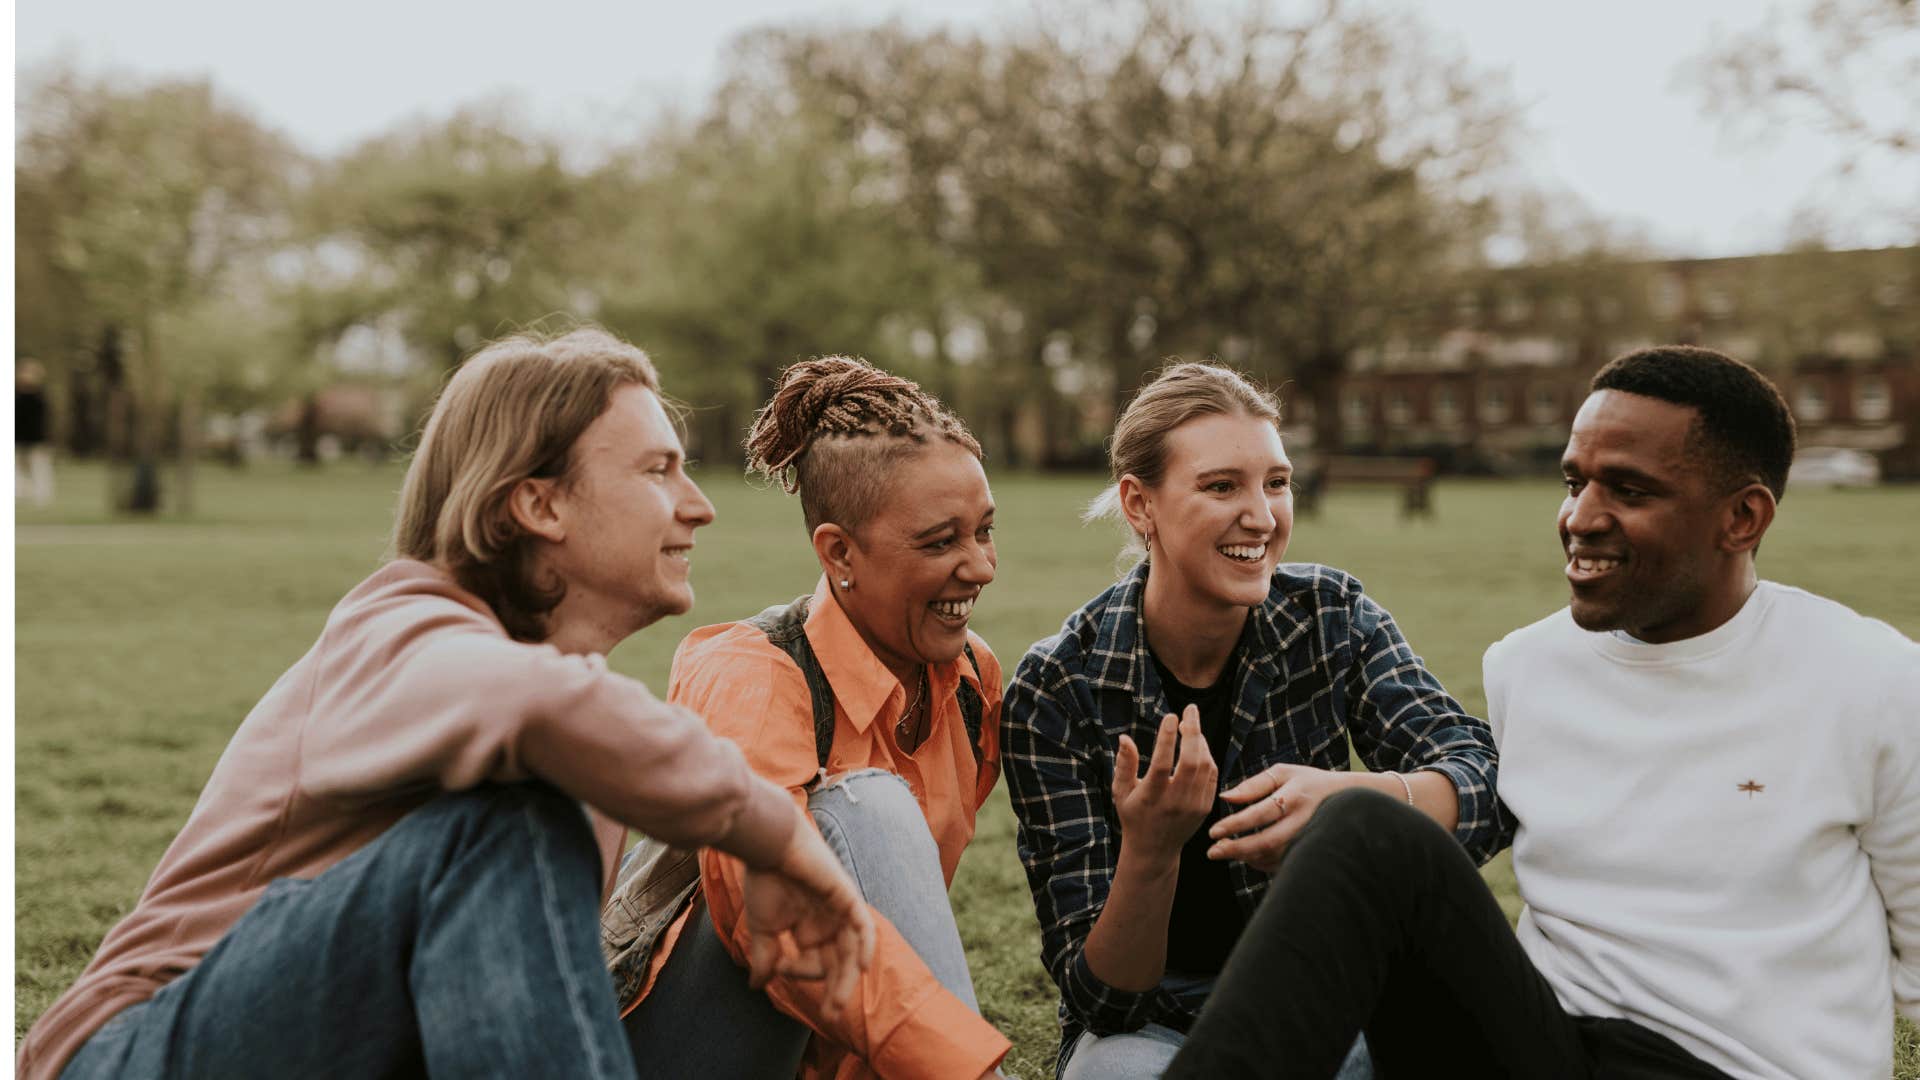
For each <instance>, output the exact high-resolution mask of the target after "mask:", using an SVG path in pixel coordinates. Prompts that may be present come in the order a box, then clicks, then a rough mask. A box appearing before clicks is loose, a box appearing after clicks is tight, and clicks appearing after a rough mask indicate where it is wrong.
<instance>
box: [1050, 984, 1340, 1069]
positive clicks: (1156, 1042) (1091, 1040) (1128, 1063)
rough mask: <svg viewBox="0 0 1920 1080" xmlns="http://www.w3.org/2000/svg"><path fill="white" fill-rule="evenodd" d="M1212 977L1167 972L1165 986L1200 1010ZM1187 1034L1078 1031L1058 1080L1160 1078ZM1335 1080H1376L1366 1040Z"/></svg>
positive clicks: (1162, 1029)
mask: <svg viewBox="0 0 1920 1080" xmlns="http://www.w3.org/2000/svg"><path fill="white" fill-rule="evenodd" d="M1213 984H1214V977H1213V976H1211V975H1206V976H1201V975H1168V976H1167V977H1166V978H1165V979H1163V980H1161V983H1160V985H1161V987H1162V988H1163V989H1165V990H1167V991H1168V992H1169V993H1171V994H1173V996H1174V997H1176V998H1178V999H1179V1000H1180V1002H1181V1004H1183V1005H1186V1006H1188V1007H1191V1008H1199V1007H1201V1006H1202V1005H1204V1004H1205V1002H1206V1000H1207V995H1209V994H1211V993H1212V992H1213ZM1186 1041H1187V1037H1186V1036H1185V1035H1184V1034H1182V1033H1180V1032H1178V1031H1175V1030H1174V1029H1172V1028H1170V1027H1167V1026H1166V1025H1164V1024H1147V1025H1145V1026H1143V1027H1141V1028H1140V1030H1138V1031H1129V1032H1125V1033H1123V1034H1119V1035H1095V1034H1094V1033H1093V1032H1091V1031H1083V1032H1081V1033H1080V1037H1079V1039H1077V1040H1075V1041H1074V1044H1073V1053H1072V1055H1070V1056H1069V1057H1068V1058H1067V1063H1066V1065H1065V1066H1064V1067H1062V1068H1061V1070H1060V1080H1108V1078H1111V1080H1158V1077H1159V1076H1160V1074H1161V1073H1163V1072H1166V1071H1167V1066H1168V1065H1169V1064H1172V1062H1173V1055H1174V1054H1176V1053H1178V1052H1179V1050H1180V1047H1181V1046H1182V1045H1184V1044H1185V1043H1186ZM1334 1080H1373V1063H1372V1061H1370V1060H1369V1059H1368V1057H1367V1043H1366V1040H1365V1039H1357V1040H1355V1041H1354V1044H1353V1049H1351V1050H1349V1051H1348V1052H1347V1061H1346V1064H1344V1065H1342V1066H1340V1074H1339V1075H1338V1076H1337V1077H1335V1078H1334Z"/></svg>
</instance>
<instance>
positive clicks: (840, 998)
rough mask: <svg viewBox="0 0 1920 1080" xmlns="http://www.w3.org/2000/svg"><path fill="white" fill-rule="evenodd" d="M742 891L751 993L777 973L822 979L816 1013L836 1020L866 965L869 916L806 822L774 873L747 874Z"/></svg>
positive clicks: (870, 932)
mask: <svg viewBox="0 0 1920 1080" xmlns="http://www.w3.org/2000/svg"><path fill="white" fill-rule="evenodd" d="M741 891H742V893H743V897H742V905H743V911H744V914H745V918H746V924H747V936H748V941H749V949H750V951H749V957H748V958H749V963H748V968H749V970H750V974H751V982H752V984H753V986H754V987H755V988H756V989H758V988H759V987H762V986H765V985H766V983H767V980H768V979H770V978H772V977H773V976H774V975H776V974H777V975H784V976H786V977H788V978H794V979H824V980H826V983H827V995H826V998H825V1000H824V1001H823V1002H822V1012H823V1013H824V1015H825V1016H826V1018H827V1019H829V1020H831V1019H833V1018H834V1017H836V1016H838V1015H839V1014H840V1010H841V1009H842V1008H844V1007H845V1006H846V1004H847V1002H849V1001H850V1000H852V998H853V991H854V987H855V986H856V984H857V983H858V982H859V979H860V973H861V972H863V971H865V970H866V969H867V965H869V964H870V963H872V962H873V943H874V929H873V915H872V913H871V912H869V911H868V909H867V904H866V901H864V900H862V899H861V897H860V891H859V889H857V888H855V886H854V884H853V880H852V879H851V878H849V877H848V876H847V872H846V870H844V869H842V868H841V866H840V860H839V859H836V858H835V857H834V855H833V851H832V850H831V849H830V848H828V847H827V842H826V841H825V840H822V839H821V838H820V834H819V832H817V831H815V829H814V827H813V823H812V822H811V821H804V822H802V823H801V824H800V825H799V826H798V827H796V828H795V829H794V830H793V841H792V843H790V844H788V845H787V853H786V855H785V857H783V858H782V859H781V861H780V865H779V866H777V867H774V868H772V869H765V870H755V869H753V868H751V867H748V868H747V870H746V874H745V875H744V877H743V878H742V881H741Z"/></svg>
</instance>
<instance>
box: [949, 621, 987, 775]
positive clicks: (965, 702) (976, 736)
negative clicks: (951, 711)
mask: <svg viewBox="0 0 1920 1080" xmlns="http://www.w3.org/2000/svg"><path fill="white" fill-rule="evenodd" d="M966 650H967V663H969V664H972V665H973V677H974V678H976V679H978V678H979V677H980V658H979V657H977V656H975V655H973V642H971V641H969V642H967V645H966ZM953 696H954V697H955V698H957V699H959V701H960V719H961V720H962V721H964V722H965V723H966V725H967V742H968V744H969V745H971V746H972V747H973V763H974V765H975V766H976V767H977V766H979V765H980V763H981V762H982V761H983V760H985V758H986V751H984V750H982V749H980V724H981V720H982V718H983V717H984V716H985V715H986V711H987V703H986V702H984V701H982V700H980V691H978V690H975V689H974V688H973V687H971V686H969V685H967V680H965V679H961V680H960V685H959V686H958V687H957V688H955V690H954V692H953Z"/></svg>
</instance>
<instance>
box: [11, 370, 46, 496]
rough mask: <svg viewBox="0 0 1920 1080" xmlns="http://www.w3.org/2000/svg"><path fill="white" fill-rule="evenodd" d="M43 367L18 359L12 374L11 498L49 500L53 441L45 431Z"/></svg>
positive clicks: (44, 381)
mask: <svg viewBox="0 0 1920 1080" xmlns="http://www.w3.org/2000/svg"><path fill="white" fill-rule="evenodd" d="M46 384H47V370H46V369H45V368H43V367H41V366H40V361H38V360H22V361H20V365H19V367H17V368H16V369H15V370H14V375H13V497H14V498H15V499H32V500H33V505H35V506H45V505H47V504H48V503H50V502H52V501H53V444H52V443H51V442H49V441H48V438H49V436H48V431H47V385H46Z"/></svg>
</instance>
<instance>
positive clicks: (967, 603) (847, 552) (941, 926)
mask: <svg viewBox="0 0 1920 1080" xmlns="http://www.w3.org/2000/svg"><path fill="white" fill-rule="evenodd" d="M747 456H748V461H749V464H750V465H752V466H753V467H754V468H756V469H758V470H759V471H760V472H762V473H763V474H764V475H766V476H767V477H768V478H769V479H773V480H778V481H780V482H782V484H783V486H785V487H786V488H787V490H789V491H797V492H798V493H799V495H800V507H801V512H802V515H803V517H804V518H805V521H806V527H807V532H808V536H809V538H810V540H811V545H812V550H813V554H814V556H815V558H816V559H817V560H818V562H819V564H820V570H821V576H820V579H819V582H818V584H817V585H816V586H815V587H814V589H813V592H812V593H811V594H810V595H807V596H803V597H800V598H799V599H797V600H795V601H793V602H792V603H782V604H779V605H776V606H775V607H772V608H769V609H767V610H766V611H764V612H762V613H761V614H760V615H759V616H757V617H755V618H752V619H747V620H744V621H741V622H734V623H723V624H720V625H717V626H707V627H702V628H701V629H699V630H695V631H694V632H693V633H692V634H690V635H689V636H688V637H687V639H686V640H685V641H683V642H681V644H680V648H679V650H678V651H677V652H676V653H675V654H674V660H673V674H672V677H671V680H670V682H669V684H668V696H669V700H671V701H673V702H674V703H676V704H680V705H685V706H687V707H689V708H691V709H693V710H694V711H696V712H699V713H700V714H701V715H703V716H706V717H708V718H709V722H710V723H711V724H712V726H713V729H714V730H715V731H716V732H718V733H720V734H722V735H725V736H727V737H729V738H731V739H732V740H733V741H734V742H736V743H738V744H740V746H741V747H742V748H744V749H745V750H746V752H747V759H748V760H749V761H750V762H751V763H752V764H753V767H754V769H755V770H756V771H758V772H759V773H760V774H761V775H762V776H765V777H767V778H768V779H770V780H772V781H773V782H774V783H776V784H778V785H780V786H781V787H783V788H785V789H786V791H787V793H788V795H789V797H790V798H791V799H792V800H793V802H794V804H795V805H797V806H803V807H806V808H807V809H808V810H809V811H811V814H812V817H813V820H814V822H815V823H816V824H817V825H818V826H819V828H820V831H821V833H822V834H823V835H824V836H825V837H826V838H827V841H828V843H829V844H831V845H832V846H833V848H834V850H835V851H836V852H837V853H838V854H839V856H840V858H841V860H842V861H843V862H844V863H845V864H846V865H847V868H848V869H849V870H850V871H851V872H852V873H853V874H854V877H855V880H856V881H857V883H858V884H859V886H860V889H861V892H862V894H863V895H864V896H865V897H866V900H867V902H868V904H870V905H871V906H872V909H873V911H874V912H875V914H876V916H877V917H876V920H875V921H876V923H877V924H878V926H879V927H880V940H879V947H878V949H877V950H876V952H875V956H874V962H873V967H872V968H871V969H869V970H868V971H867V973H866V974H865V975H863V976H862V977H861V979H860V985H859V988H858V990H857V992H856V1000H857V1001H858V1002H859V1004H858V1005H857V1006H856V1007H855V1008H853V1009H851V1010H848V1011H846V1012H845V1013H841V1014H838V1015H836V1014H834V1013H832V1012H828V1011H824V1010H822V1008H821V1000H822V992H821V987H820V985H819V984H818V983H815V982H804V981H796V980H793V979H785V978H778V977H776V978H774V979H773V980H772V981H771V982H769V983H768V984H767V986H766V992H765V993H764V994H763V993H759V992H757V991H754V990H752V989H750V988H749V987H748V985H747V979H746V973H745V972H744V971H743V970H742V969H741V968H740V966H739V964H738V963H737V960H738V959H739V958H741V957H743V956H744V955H745V952H744V948H745V934H744V928H743V927H742V925H741V922H740V912H741V908H740V884H741V870H742V867H741V864H740V862H739V860H737V859H735V858H734V857H732V856H730V855H727V854H724V853H720V852H716V851H709V852H708V853H707V854H705V855H704V856H703V857H702V858H701V875H700V885H699V890H698V895H697V897H696V900H695V903H694V904H693V905H692V906H691V907H690V908H689V910H688V913H687V914H685V915H683V916H682V917H681V919H680V924H679V925H680V927H682V929H680V930H679V931H678V936H677V939H675V940H674V941H673V942H672V943H671V944H670V946H669V948H668V952H667V955H666V957H665V959H664V962H662V961H661V960H660V959H659V958H658V957H656V958H655V959H654V963H653V967H654V969H655V970H656V971H657V972H658V976H657V981H655V982H654V983H653V985H652V986H651V988H650V989H649V990H648V991H647V993H646V994H645V996H644V998H643V999H642V1000H640V1002H639V1005H638V1006H637V1007H636V1008H635V1009H633V1011H632V1012H630V1013H629V1014H628V1016H627V1019H626V1023H627V1032H628V1034H629V1035H630V1036H631V1037H632V1038H633V1040H634V1044H633V1045H634V1048H635V1051H636V1053H640V1052H642V1048H643V1047H646V1046H652V1045H656V1044H659V1043H660V1042H662V1041H663V1036H664V1035H666V1034H667V1033H671V1032H675V1031H682V1030H689V1029H691V1030H700V1031H706V1032H709V1033H711V1036H712V1037H711V1038H708V1039H702V1040H695V1041H692V1042H689V1043H686V1044H682V1046H683V1048H684V1049H685V1050H686V1051H687V1053H686V1054H685V1055H684V1056H674V1057H665V1058H659V1059H656V1060H654V1062H653V1064H655V1065H656V1066H657V1067H658V1069H659V1074H660V1075H662V1076H762V1075H764V1076H774V1075H779V1076H782V1077H789V1078H790V1077H793V1076H794V1075H795V1074H796V1072H797V1073H798V1075H800V1076H802V1077H808V1078H825V1077H837V1078H842V1080H851V1078H855V1077H872V1076H924V1077H949V1076H950V1077H958V1078H964V1080H972V1078H973V1077H977V1076H981V1075H993V1073H994V1070H995V1066H996V1065H997V1064H998V1063H999V1061H1000V1059H1001V1057H1002V1056H1003V1055H1004V1054H1005V1053H1006V1052H1007V1050H1008V1049H1009V1045H1010V1044H1009V1043H1008V1041H1007V1040H1006V1038H1005V1037H1003V1036H1002V1035H1001V1034H1000V1033H999V1032H998V1031H996V1030H995V1029H994V1027H993V1025H992V1024H990V1023H988V1022H987V1021H986V1020H985V1019H983V1018H982V1017H981V1016H980V1006H979V1003H978V1001H977V999H976V997H975V994H974V988H973V980H972V976H971V975H970V974H969V972H968V970H967V957H966V952H965V950H964V949H963V948H962V947H961V942H960V933H959V930H958V929H957V928H956V926H955V924H954V918H953V910H952V908H951V906H950V905H949V902H948V899H947V888H948V886H950V885H951V884H952V883H953V875H954V871H955V869H957V867H958V866H959V863H960V854H961V852H962V850H964V849H965V847H966V846H967V842H968V841H969V840H971V839H972V838H973V831H974V815H975V814H976V813H977V812H978V811H979V809H980V806H981V805H982V804H983V803H984V802H985V801H986V799H987V796H988V795H989V794H990V793H991V792H992V791H993V786H994V782H995V780H996V779H998V776H999V764H1000V739H999V726H1000V725H999V719H1000V665H999V662H998V661H996V660H995V659H994V655H993V652H992V650H990V649H988V648H987V643H986V642H985V641H982V640H981V639H980V638H979V636H978V635H975V634H974V633H972V631H970V630H969V629H968V622H969V620H970V619H971V617H972V614H973V608H974V602H975V601H976V600H978V599H979V597H980V594H981V591H982V590H983V589H985V588H986V586H987V585H988V584H990V583H991V582H992V581H993V577H994V568H995V564H996V558H995V554H994V546H993V516H994V506H993V493H992V492H991V491H990V490H989V489H988V487H987V477H986V473H985V472H984V471H983V470H982V469H981V467H980V446H979V444H978V443H977V442H976V441H975V440H974V438H973V436H972V434H970V433H969V432H968V431H967V429H966V427H965V426H964V425H963V424H962V423H961V422H960V420H959V419H958V418H957V417H955V416H954V415H953V413H952V412H950V411H949V410H948V409H947V408H946V406H945V405H942V404H941V403H940V402H939V401H937V400H935V399H934V398H933V397H931V396H929V395H928V394H926V393H925V392H923V391H922V390H921V389H920V388H919V387H918V386H916V385H915V384H914V383H912V382H910V381H908V380H906V379H903V378H900V377H898V376H896V375H891V374H889V373H887V372H885V371H881V370H879V369H877V368H875V367H873V366H871V365H869V364H867V363H865V362H863V361H859V360H854V359H850V358H847V357H838V356H834V357H825V358H822V359H817V360H810V361H807V362H805V363H800V364H795V365H794V366H792V367H790V368H788V369H787V370H786V371H785V372H784V373H783V374H782V375H781V378H780V383H779V386H778V388H777V389H776V390H775V391H774V395H773V398H772V399H771V400H770V401H769V402H768V403H767V405H766V407H765V408H763V409H762V410H761V411H760V413H759V416H758V417H757V418H756V419H755V422H754V426H753V432H752V434H751V435H750V436H749V437H748V440H747ZM610 910H611V909H610ZM716 929H717V931H718V933H717V934H716ZM723 942H724V948H723Z"/></svg>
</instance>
